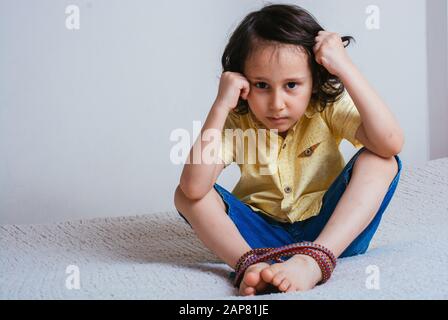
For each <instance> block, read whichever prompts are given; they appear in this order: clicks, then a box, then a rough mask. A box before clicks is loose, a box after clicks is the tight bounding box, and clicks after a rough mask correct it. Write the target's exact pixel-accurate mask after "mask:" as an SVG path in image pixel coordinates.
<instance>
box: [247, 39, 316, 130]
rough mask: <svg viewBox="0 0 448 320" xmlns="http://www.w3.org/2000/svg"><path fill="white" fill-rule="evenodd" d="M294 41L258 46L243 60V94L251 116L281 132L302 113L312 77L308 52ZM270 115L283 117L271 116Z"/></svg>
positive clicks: (305, 106) (309, 95)
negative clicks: (246, 83)
mask: <svg viewBox="0 0 448 320" xmlns="http://www.w3.org/2000/svg"><path fill="white" fill-rule="evenodd" d="M299 48H300V47H298V46H294V45H285V46H281V47H278V48H274V47H273V46H266V47H261V48H260V49H257V50H255V51H254V52H253V53H252V55H251V56H250V57H249V58H248V59H247V60H246V64H245V69H244V75H245V76H246V78H247V79H248V81H249V83H250V92H249V95H248V97H247V101H248V103H249V107H250V109H251V110H252V112H253V114H254V115H255V117H256V118H257V119H258V120H260V121H261V122H262V123H263V124H264V125H265V126H266V127H267V128H268V129H278V132H279V133H283V134H282V135H283V136H284V135H285V134H286V133H287V131H288V129H289V128H291V127H292V126H293V125H294V124H295V123H296V122H297V120H299V119H300V117H301V116H302V115H303V114H304V113H305V110H306V108H307V106H308V104H309V102H310V99H311V93H312V87H313V80H312V74H311V69H310V67H309V64H308V56H307V54H306V53H305V52H303V51H302V50H300V49H299ZM273 117H275V118H278V117H284V119H281V120H274V119H272V118H273Z"/></svg>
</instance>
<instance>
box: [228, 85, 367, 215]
mask: <svg viewBox="0 0 448 320" xmlns="http://www.w3.org/2000/svg"><path fill="white" fill-rule="evenodd" d="M360 124H361V117H360V114H359V112H358V110H357V109H356V107H355V105H354V103H353V100H352V99H351V97H350V96H349V94H348V93H347V91H345V92H344V94H343V95H342V97H341V98H340V99H339V100H338V101H336V102H335V103H332V104H329V105H327V107H326V108H325V109H324V110H323V111H322V112H316V111H315V109H314V108H313V106H312V104H310V105H309V106H308V107H307V109H306V111H305V114H304V115H303V116H302V117H301V118H300V119H299V120H298V121H297V122H296V123H295V124H294V126H293V127H291V128H290V130H288V134H287V135H286V137H285V138H283V137H281V136H280V135H278V134H276V133H274V132H272V131H271V132H270V131H269V130H268V129H267V128H266V127H265V126H264V125H263V124H262V122H261V121H259V120H258V119H256V117H255V116H254V114H253V113H252V112H251V111H250V110H249V113H247V114H245V115H239V114H236V113H234V112H230V113H229V115H228V117H227V119H226V122H225V125H224V129H223V131H222V139H223V140H222V148H221V150H220V151H221V153H220V158H221V159H222V160H223V162H224V163H225V167H227V166H228V165H230V164H231V163H233V162H236V163H237V164H238V166H239V168H240V171H241V178H240V180H239V181H238V183H237V184H236V186H235V187H234V189H233V190H232V194H233V195H235V196H236V197H237V198H238V199H240V200H241V201H242V202H244V203H245V204H247V205H248V206H250V207H251V208H252V209H253V210H255V211H259V212H262V213H264V214H266V215H268V216H269V217H271V218H273V219H275V220H277V221H281V222H289V223H293V222H296V221H302V220H306V219H308V218H310V217H312V216H316V215H318V214H319V211H320V209H321V206H322V198H323V196H324V194H325V192H326V191H327V190H328V188H329V187H330V185H331V184H332V182H333V181H334V180H335V178H336V177H337V176H338V175H339V174H340V173H341V171H342V170H343V168H344V167H345V161H344V158H343V156H342V154H341V152H340V150H339V144H340V142H341V140H342V139H347V140H348V141H350V142H351V143H352V144H353V145H354V146H355V147H356V148H360V147H362V146H363V145H362V144H361V143H360V142H359V141H358V140H357V139H356V138H355V134H356V130H357V129H358V127H359V126H360ZM228 129H231V130H230V131H229V130H228ZM235 129H241V130H236V131H235ZM248 129H249V130H248ZM250 129H252V130H250ZM260 129H265V130H260ZM238 132H239V134H238ZM242 133H243V134H242ZM264 133H266V134H264ZM244 137H247V138H244ZM263 137H264V138H263ZM243 142H245V143H243ZM251 143H253V144H252V145H251ZM254 145H255V147H254Z"/></svg>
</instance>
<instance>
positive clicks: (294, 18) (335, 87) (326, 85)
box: [221, 4, 354, 114]
mask: <svg viewBox="0 0 448 320" xmlns="http://www.w3.org/2000/svg"><path fill="white" fill-rule="evenodd" d="M321 30H324V29H323V28H322V27H321V26H320V24H319V23H318V22H317V20H316V19H315V18H314V17H313V16H312V15H311V14H310V13H309V12H307V11H306V10H305V9H303V8H301V7H299V6H297V5H285V4H268V5H266V6H264V7H263V8H262V9H261V10H259V11H254V12H251V13H249V14H248V15H247V16H246V17H245V18H244V19H243V21H241V22H240V24H239V25H238V26H237V28H236V29H235V31H234V32H233V33H232V35H231V36H230V39H229V42H228V43H227V45H226V48H225V49H224V53H223V55H222V58H221V63H222V68H223V72H225V71H231V72H238V73H241V74H244V64H245V62H246V59H247V58H248V56H249V55H250V54H251V52H252V51H253V50H254V49H255V48H256V46H257V44H258V43H260V42H261V43H263V42H264V43H268V44H272V45H274V46H275V45H282V44H293V45H298V46H300V47H301V48H303V49H304V51H305V52H306V54H307V55H308V61H309V65H310V68H311V73H312V77H313V90H312V95H311V100H312V101H313V102H318V103H316V106H320V109H319V110H316V111H318V112H321V111H322V110H324V109H325V107H326V106H327V104H328V103H332V102H334V101H336V100H338V99H339V97H340V96H341V93H342V92H343V91H344V85H343V84H342V82H341V80H340V79H339V78H338V77H336V76H335V75H332V74H331V73H329V72H328V71H327V69H325V67H323V66H322V65H320V64H318V63H317V62H316V59H315V57H314V51H313V46H314V44H315V40H314V39H315V37H316V36H317V34H318V32H319V31H321ZM341 39H342V41H343V42H345V41H347V44H344V46H345V47H346V46H348V45H349V44H350V41H351V40H354V39H353V37H350V36H345V37H341ZM248 107H249V106H248V103H247V101H246V100H243V99H241V98H240V99H239V102H238V105H237V108H236V109H235V112H236V113H238V114H246V113H247V112H248Z"/></svg>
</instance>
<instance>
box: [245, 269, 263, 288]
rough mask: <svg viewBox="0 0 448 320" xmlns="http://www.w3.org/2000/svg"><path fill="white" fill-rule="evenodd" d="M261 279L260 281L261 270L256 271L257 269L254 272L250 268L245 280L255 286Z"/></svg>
mask: <svg viewBox="0 0 448 320" xmlns="http://www.w3.org/2000/svg"><path fill="white" fill-rule="evenodd" d="M259 281H260V272H256V271H255V270H254V272H251V271H249V270H248V272H247V273H246V275H245V276H244V282H245V283H246V284H247V285H248V286H250V287H255V286H256V285H257V284H258V282H259Z"/></svg>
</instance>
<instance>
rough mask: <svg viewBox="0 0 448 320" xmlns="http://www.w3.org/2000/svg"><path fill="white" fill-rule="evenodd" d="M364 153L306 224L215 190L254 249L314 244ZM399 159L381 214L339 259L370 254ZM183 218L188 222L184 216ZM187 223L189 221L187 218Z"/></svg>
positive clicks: (359, 151) (223, 190)
mask: <svg viewBox="0 0 448 320" xmlns="http://www.w3.org/2000/svg"><path fill="white" fill-rule="evenodd" d="M364 150H365V147H363V148H361V149H359V150H358V152H357V153H356V154H355V155H354V156H353V157H352V158H351V160H350V161H349V162H348V163H347V164H346V166H345V168H344V169H343V170H342V172H341V173H340V174H339V176H338V177H337V178H336V179H335V180H334V181H333V183H332V184H331V186H330V187H329V189H328V190H327V192H326V193H325V194H324V197H323V200H322V201H323V202H322V207H321V209H320V211H319V214H318V215H317V216H314V217H311V218H309V219H307V220H304V221H298V222H294V223H288V222H285V223H282V222H279V221H276V220H274V219H272V218H270V217H268V216H266V215H264V214H263V213H259V212H256V211H254V210H252V208H250V207H249V206H248V205H246V204H245V203H243V202H242V201H241V200H239V199H238V198H236V197H235V196H234V195H233V194H232V193H230V192H229V191H227V190H226V189H224V188H223V187H221V186H220V185H218V184H215V185H214V188H215V189H216V191H217V192H218V193H219V194H220V195H221V197H222V199H223V201H224V203H225V205H226V212H227V214H228V216H229V217H230V219H232V221H233V222H234V223H235V225H236V227H237V228H238V230H239V232H240V233H241V235H242V236H243V238H244V239H245V240H246V242H247V243H248V244H249V246H250V247H251V248H252V249H255V248H265V247H280V246H284V245H288V244H293V243H297V242H302V241H314V240H315V239H316V238H317V237H318V236H319V234H320V233H321V231H322V230H323V228H324V227H325V225H326V223H327V222H328V220H329V219H330V217H331V215H332V213H333V211H334V209H335V208H336V205H337V203H338V202H339V199H340V198H341V197H342V195H343V194H344V191H345V189H346V187H347V185H348V183H349V181H350V178H351V175H352V169H353V165H354V164H355V161H356V159H357V158H358V156H359V155H360V154H361V152H362V151H364ZM395 159H396V160H397V163H398V172H397V174H396V175H395V178H394V179H393V181H392V182H391V184H390V185H389V189H388V190H387V193H386V195H385V197H384V199H383V202H382V203H381V206H380V208H379V209H378V212H377V213H376V215H375V217H374V218H373V220H372V221H371V222H370V224H369V225H368V226H367V227H366V228H365V229H364V230H363V231H362V232H361V234H360V235H358V237H356V239H355V240H353V242H352V243H351V244H350V245H349V246H348V247H347V248H346V249H345V251H344V252H343V253H342V254H341V255H340V256H339V258H344V257H350V256H354V255H358V254H363V253H365V252H366V251H367V248H368V247H369V244H370V241H371V240H372V238H373V235H374V234H375V232H376V230H377V228H378V225H379V224H380V221H381V217H382V215H383V212H384V210H385V209H386V207H387V206H388V204H389V202H390V200H391V199H392V196H393V194H394V192H395V189H396V187H397V184H398V180H399V178H400V173H401V168H402V164H401V160H400V158H399V157H398V156H397V155H396V156H395ZM178 212H179V211H178ZM179 214H180V215H181V217H182V218H184V217H183V216H182V214H181V213H180V212H179ZM184 220H185V221H187V220H186V219H185V218H184ZM187 223H188V221H187ZM285 260H286V259H285Z"/></svg>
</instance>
